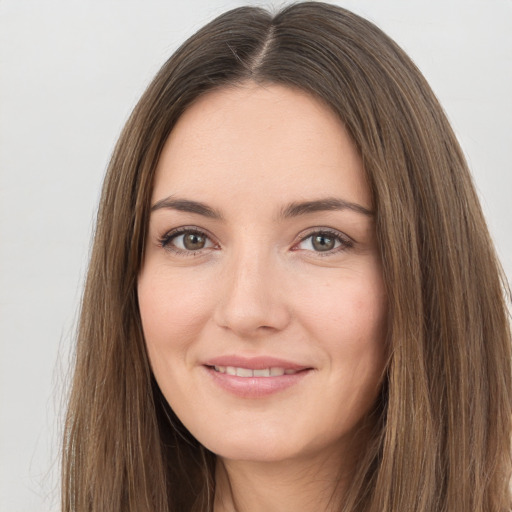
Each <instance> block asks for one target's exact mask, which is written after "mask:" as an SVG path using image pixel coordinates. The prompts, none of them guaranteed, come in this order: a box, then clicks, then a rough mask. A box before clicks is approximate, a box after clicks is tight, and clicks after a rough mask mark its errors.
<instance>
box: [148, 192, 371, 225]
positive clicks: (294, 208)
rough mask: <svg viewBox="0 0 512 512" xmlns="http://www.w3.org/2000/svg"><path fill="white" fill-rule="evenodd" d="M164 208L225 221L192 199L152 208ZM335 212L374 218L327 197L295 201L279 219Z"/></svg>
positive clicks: (169, 200) (365, 210)
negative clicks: (342, 211)
mask: <svg viewBox="0 0 512 512" xmlns="http://www.w3.org/2000/svg"><path fill="white" fill-rule="evenodd" d="M162 208H167V209H171V210H178V211H180V212H188V213H196V214H198V215H202V216H203V217H208V218H210V219H215V220H223V219H224V217H223V215H222V214H221V213H220V212H219V211H218V210H216V209H215V208H211V207H210V206H208V205H207V204H205V203H201V202H199V201H192V200H190V199H180V198H176V197H173V196H169V197H166V198H164V199H160V201H157V202H156V203H155V204H154V205H153V206H152V207H151V211H152V212H154V211H156V210H160V209H162ZM335 210H338V211H339V210H351V211H354V212H356V213H360V214H362V215H366V216H368V217H373V215H374V213H373V212H372V211H371V210H369V209H368V208H365V207H364V206H362V205H360V204H357V203H352V202H350V201H345V200H344V199H339V198H336V197H327V198H324V199H318V200H314V201H295V202H293V203H290V204H288V205H286V206H285V207H284V208H283V209H282V210H281V211H280V213H279V216H278V218H281V219H288V218H292V217H299V216H301V215H307V214H309V213H315V212H324V211H335Z"/></svg>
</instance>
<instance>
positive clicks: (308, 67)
mask: <svg viewBox="0 0 512 512" xmlns="http://www.w3.org/2000/svg"><path fill="white" fill-rule="evenodd" d="M248 80H252V81H255V82H257V83H262V84H265V83H279V84H282V85H285V86H289V87H295V88H299V89H301V90H303V91H306V92H309V93H310V94H312V95H314V96H315V97H317V98H320V99H321V100H322V101H324V102H325V103H326V104H327V105H329V107H330V108H331V109H332V110H333V111H335V112H336V113H337V114H338V115H339V117H340V119H341V120H342V122H343V123H344V124H345V125H346V127H347V129H348V130H349V132H350V134H351V135H352V137H353V139H354V141H355V142H356V144H357V146H358V148H359V151H360V152H361V155H362V158H363V161H364V166H365V171H366V173H367V179H368V182H369V185H370V188H371V190H372V194H373V198H374V208H375V212H376V224H377V234H378V239H379V246H380V252H381V256H382V264H383V273H384V280H385V283H386V288H387V294H388V300H389V320H388V326H389V334H388V340H389V349H390V359H389V365H388V369H387V375H386V381H385V384H384V386H383V390H382V393H381V397H380V398H379V403H378V404H376V407H375V411H374V412H373V414H374V415H375V418H376V420H375V427H374V434H373V437H372V440H371V442H370V443H369V444H368V447H367V450H366V453H365V454H364V456H362V457H361V460H360V461H359V464H358V467H357V468H356V472H355V474H354V478H353V482H352V485H351V487H350V489H349V492H348V493H347V495H346V496H345V498H344V503H343V504H340V511H344V512H363V511H364V512H403V511H414V512H468V511H477V510H478V511H484V512H505V511H510V510H511V508H512V501H511V498H510V492H509V479H510V476H511V473H512V463H511V445H510V443H511V433H512V429H511V418H512V377H511V373H512V370H511V361H512V353H511V343H510V328H509V319H508V315H507V309H506V304H505V299H504V290H503V287H504V283H505V281H504V279H503V278H502V277H501V273H500V267H499V263H498V261H497V258H496V255H495V252H494V249H493V246H492V242H491V240H490V237H489V234H488V231H487V228H486V224H485V221H484V218H483V215H482V212H481V209H480V206H479V202H478V198H477V196H476V193H475V190H474V187H473V184H472V181H471V177H470V174H469V171H468V169H467V165H466V163H465V159H464V156H463V154H462V151H461V149H460V147H459V145H458V143H457V140H456V138H455V136H454V134H453V132H452V130H451V128H450V126H449V123H448V121H447V119H446V116H445V115H444V113H443V110H442V108H441V107H440V105H439V103H438V102H437V100H436V98H435V96H434V94H433V93H432V91H431V89H430V88H429V86H428V84H427V83H426V81H425V80H424V78H423V77H422V75H421V73H420V72H419V71H418V69H417V68H416V67H415V66H414V64H413V63H412V61H411V60H410V59H409V58H408V57H407V56H406V55H405V54H404V52H403V51H402V50H401V49H400V48H399V47H398V46H397V45H396V44H395V43H394V42H393V41H392V40H391V39H390V38H388V37H387V36H386V35H385V34H384V33H383V32H382V31H380V30H379V29H378V28H377V27H375V26H374V25H373V24H371V23H370V22H368V21H366V20H364V19H362V18H360V17H358V16H356V15H354V14H352V13H350V12H349V11H346V10H344V9H341V8H339V7H336V6H333V5H328V4H323V3H318V2H304V3H299V4H294V5H290V6H288V7H286V8H284V9H283V10H282V11H280V12H278V13H277V14H276V15H274V16H272V15H270V14H269V13H268V12H266V11H264V10H262V9H258V8H250V7H246V8H239V9H235V10H233V11H230V12H228V13H226V14H224V15H222V16H220V17H218V18H217V19H216V20H214V21H213V22H211V23H210V24H208V25H207V26H205V27H204V28H203V29H201V30H200V31H199V32H198V33H197V34H195V35H194V36H192V38H190V39H189V40H188V41H187V42H186V43H184V45H182V47H181V48H180V49H179V50H178V51H177V52H176V53H175V54H174V55H173V56H172V57H171V58H170V59H169V60H168V61H167V63H165V64H164V66H163V67H162V69H161V70H160V72H159V73H158V74H157V76H156V77H155V79H154V80H153V82H152V83H151V84H150V86H149V87H148V89H147V90H146V92H145V93H144V95H143V97H142V98H141V100H140V101H139V103H138V105H137V107H136V108H135V110H134V112H133V113H132V115H131V117H130V119H129V120H128V122H127V123H126V126H125V128H124V130H123V133H122V134H121V137H120V139H119V142H118V144H117V146H116V149H115V151H114V154H113V156H112V159H111V162H110V165H109V169H108V172H107V176H106V179H105V183H104V187H103V192H102V198H101V204H100V209H99V212H98V220H97V229H96V232H95V238H94V246H93V251H92V256H91V262H90V267H89V273H88V276H87V282H86V287H85V292H84V296H83V302H82V310H81V317H80V324H79V329H78V342H77V351H76V368H75V374H74V380H73V387H72V393H71V398H70V404H69V410H68V416H67V422H66V436H65V441H64V457H63V494H62V496H63V498H62V509H63V511H65V512H71V511H74V512H85V511H94V512H96V511H98V512H99V511H106V510H108V511H123V512H125V511H134V512H135V511H137V512H143V511H148V512H149V511H152V512H154V511H158V512H160V511H161V512H164V511H172V512H184V511H187V510H197V511H209V510H211V509H212V503H213V501H212V498H213V492H214V485H215V484H214V476H213V475H214V473H213V468H214V462H215V459H214V456H213V454H211V453H209V452H207V451H206V450H205V449H204V448H203V447H201V446H200V444H199V443H198V442H197V441H196V440H195V439H194V438H192V436H191V435H190V434H189V433H188V432H187V430H186V429H185V428H184V427H183V425H181V423H180V421H179V420H178V418H176V416H175V415H174V414H173V412H172V410H171V409H170V408H169V406H168V404H167V403H166V402H165V399H164V398H163V396H162V395H161V393H160V391H159V389H158V386H157V385H156V383H155V381H154V378H153V376H152V374H151V369H150V365H149V362H148V358H147V355H146V350H145V345H144V338H143V334H142V329H141V323H140V316H139V311H138V304H137V292H136V283H137V276H138V273H139V270H140V268H141V265H142V257H143V253H144V244H145V235H146V230H147V225H148V218H149V208H150V196H151V189H152V180H153V173H154V170H155V167H156V163H157V161H158V158H159V155H160V151H161V149H162V147H163V144H164V142H165V140H166V138H167V136H168V135H169V133H170V131H171V130H172V128H173V126H174V124H175V123H176V122H177V120H178V118H179V117H180V115H181V114H182V113H183V112H184V110H185V109H186V108H187V107H188V106H190V105H191V104H192V103H193V102H194V101H195V100H196V99H197V98H198V97H199V96H201V95H203V94H206V93H207V92H208V91H211V90H213V89H214V88H219V87H228V86H230V87H231V86H236V85H237V84H239V83H241V82H245V81H248Z"/></svg>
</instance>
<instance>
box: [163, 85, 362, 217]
mask: <svg viewBox="0 0 512 512" xmlns="http://www.w3.org/2000/svg"><path fill="white" fill-rule="evenodd" d="M275 191H277V192H278V195H279V196H280V197H281V198H282V199H283V201H286V200H292V201H293V200H297V199H298V198H309V197H312V196H319V195H333V194H336V193H338V194H342V195H343V194H345V195H347V194H348V195H349V196H350V197H347V198H346V199H350V200H353V201H357V202H358V203H360V204H362V205H363V206H366V207H368V208H369V209H370V208H371V197H370V193H369V189H368V186H367V184H366V180H365V176H364V171H363V166H362V161H361V158H360V155H359V153H358V151H357V149H356V146H355V144H354V142H353V141H352V139H351V137H350V136H349V134H348V132H347V130H346V129H345V127H344V125H343V123H342V122H341V121H340V119H339V118H338V116H337V115H336V114H335V113H334V112H333V111H332V110H331V109H330V108H328V107H327V106H326V105H325V104H324V103H322V102H321V101H320V100H317V99H316V98H314V97H313V96H311V95H309V94H307V93H304V92H302V91H300V90H296V89H292V88H289V87H284V86H280V85H265V86H261V85H256V84H252V83H247V84H244V85H241V86H236V87H229V88H222V89H218V90H215V91H213V92H210V93H207V94H205V95H204V96H202V97H200V98H199V99H198V100H197V101H196V102H195V103H194V104H193V105H192V106H190V107H189V108H188V109H187V110H186V111H185V113H184V114H183V115H182V116H181V118H180V119H179V120H178V122H177V124H176V126H175V127H174V129H173V130H172V132H171V134H170V135H169V137H168V139H167V141H166V143H165V145H164V149H163V151H162V154H161V157H160V160H159V162H158V165H157V170H156V176H155V182H154V191H153V200H154V201H155V200H159V199H161V198H162V197H165V196H168V195H170V194H174V193H176V194H179V195H184V194H185V195H187V194H191V193H193V194H195V195H199V196H202V197H201V199H204V200H210V199H211V198H212V196H214V198H215V199H216V200H222V199H229V198H231V199H234V198H235V197H240V196H241V195H242V196H250V197H251V198H259V200H263V199H264V200H265V201H267V202H268V201H270V200H271V198H273V197H274V194H273V192H275ZM286 196H289V197H286Z"/></svg>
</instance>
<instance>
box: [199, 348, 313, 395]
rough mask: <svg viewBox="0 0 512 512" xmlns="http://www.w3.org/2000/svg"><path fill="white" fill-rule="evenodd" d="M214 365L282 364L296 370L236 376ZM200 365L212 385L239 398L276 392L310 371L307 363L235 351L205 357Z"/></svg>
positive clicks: (258, 366) (255, 366)
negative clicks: (262, 375)
mask: <svg viewBox="0 0 512 512" xmlns="http://www.w3.org/2000/svg"><path fill="white" fill-rule="evenodd" d="M215 366H234V367H237V368H248V369H251V370H262V369H265V368H283V369H284V370H293V371H294V372H296V373H292V374H284V375H277V376H270V377H239V376H237V375H229V374H227V373H220V372H218V371H216V370H215V368H214V367H215ZM203 368H204V369H205V371H206V372H207V374H208V375H209V377H210V378H211V379H212V381H213V383H214V384H215V385H216V386H219V387H220V388H221V389H223V390H224V391H227V392H228V393H230V394H232V395H235V396H237V397H241V398H264V397H267V396H270V395H273V394H276V393H279V392H281V391H284V390H286V389H289V388H290V387H292V386H295V385H297V384H299V383H300V382H301V381H302V380H303V379H304V378H305V377H306V376H307V375H309V374H310V373H311V372H312V371H313V368H312V367H310V366H306V365H303V364H299V363H295V362H292V361H287V360H285V359H280V358H276V357H268V356H257V357H243V356H237V355H229V356H219V357H214V358H212V359H208V360H207V361H205V362H204V363H203Z"/></svg>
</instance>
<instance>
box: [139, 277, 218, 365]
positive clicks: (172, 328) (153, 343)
mask: <svg viewBox="0 0 512 512" xmlns="http://www.w3.org/2000/svg"><path fill="white" fill-rule="evenodd" d="M169 274H171V275H169ZM183 274H184V273H183V272H182V273H181V275H180V274H178V273H177V274H176V275H173V274H172V273H170V272H169V271H168V269H167V270H166V269H164V268H162V269H161V271H158V269H156V270H155V269H153V270H152V271H151V272H142V273H141V275H140V276H139V281H138V298H139V309H140V315H141V320H142V327H143V330H144V336H145V339H146V344H147V348H148V352H149V356H150V359H153V358H152V355H154V354H155V353H161V352H178V351H180V350H181V349H185V348H186V347H187V346H188V344H189V343H190V342H191V341H192V340H193V339H195V338H196V337H197V335H198V333H199V332H200V330H201V329H202V327H203V326H204V324H205V323H206V322H207V321H208V320H209V319H210V318H211V310H212V304H211V303H212V301H211V300H210V298H209V294H207V293H205V292H204V290H205V288H204V286H206V283H203V282H202V281H201V280H200V279H198V278H197V276H195V277H194V276H192V275H191V276H187V275H183ZM151 363H152V364H153V365H154V363H155V361H153V360H152V361H151Z"/></svg>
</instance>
